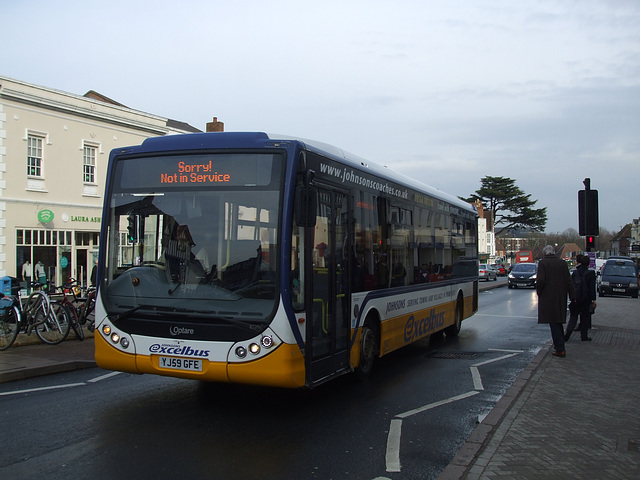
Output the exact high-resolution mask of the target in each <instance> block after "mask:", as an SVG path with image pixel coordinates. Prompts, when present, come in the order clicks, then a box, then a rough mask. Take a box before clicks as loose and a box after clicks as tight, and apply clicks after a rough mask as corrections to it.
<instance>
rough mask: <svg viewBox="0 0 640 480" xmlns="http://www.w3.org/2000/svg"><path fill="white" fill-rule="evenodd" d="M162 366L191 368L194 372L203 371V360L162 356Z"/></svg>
mask: <svg viewBox="0 0 640 480" xmlns="http://www.w3.org/2000/svg"><path fill="white" fill-rule="evenodd" d="M159 360H160V362H159V364H160V368H171V369H173V370H191V371H193V372H201V371H202V360H196V359H194V358H176V357H160V359H159Z"/></svg>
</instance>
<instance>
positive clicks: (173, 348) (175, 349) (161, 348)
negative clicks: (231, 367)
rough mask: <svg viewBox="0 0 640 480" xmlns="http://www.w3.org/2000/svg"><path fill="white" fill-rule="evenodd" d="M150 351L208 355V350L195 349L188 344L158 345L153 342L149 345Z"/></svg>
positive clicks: (170, 353) (183, 355)
mask: <svg viewBox="0 0 640 480" xmlns="http://www.w3.org/2000/svg"><path fill="white" fill-rule="evenodd" d="M149 352H151V353H164V354H167V355H180V356H181V357H208V356H209V350H197V349H195V348H191V347H190V346H189V345H182V346H180V345H160V344H159V343H154V344H153V345H151V346H150V347H149Z"/></svg>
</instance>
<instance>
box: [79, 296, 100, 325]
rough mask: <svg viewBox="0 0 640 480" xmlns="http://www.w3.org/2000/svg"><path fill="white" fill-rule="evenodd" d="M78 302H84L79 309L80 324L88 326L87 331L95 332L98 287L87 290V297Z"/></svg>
mask: <svg viewBox="0 0 640 480" xmlns="http://www.w3.org/2000/svg"><path fill="white" fill-rule="evenodd" d="M78 300H79V301H81V302H82V303H81V304H80V307H79V308H78V312H79V314H80V324H81V325H86V326H87V329H88V330H89V331H90V332H93V331H94V330H95V328H96V322H95V321H96V315H95V312H94V309H95V307H96V287H89V288H88V289H87V296H86V297H85V298H83V299H78Z"/></svg>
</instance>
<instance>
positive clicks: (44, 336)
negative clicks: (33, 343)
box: [36, 302, 71, 345]
mask: <svg viewBox="0 0 640 480" xmlns="http://www.w3.org/2000/svg"><path fill="white" fill-rule="evenodd" d="M36 323H37V325H36V333H37V334H38V337H39V338H40V340H42V341H43V342H44V343H48V344H49V345H57V344H59V343H62V342H63V341H64V340H65V338H67V335H69V329H70V328H71V322H70V321H69V315H68V314H67V310H66V309H65V308H64V306H63V305H61V304H59V303H58V302H51V308H50V309H49V312H48V315H46V316H44V318H43V312H42V311H40V312H38V314H37V316H36Z"/></svg>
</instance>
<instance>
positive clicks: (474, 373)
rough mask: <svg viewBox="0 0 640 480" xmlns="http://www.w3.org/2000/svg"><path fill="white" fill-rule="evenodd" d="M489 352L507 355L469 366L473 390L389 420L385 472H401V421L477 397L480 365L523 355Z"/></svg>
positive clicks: (479, 387)
mask: <svg viewBox="0 0 640 480" xmlns="http://www.w3.org/2000/svg"><path fill="white" fill-rule="evenodd" d="M476 315H477V314H476ZM489 350H491V351H496V352H507V353H508V355H503V356H501V357H498V358H493V359H491V360H487V361H485V362H480V363H476V364H474V365H471V367H469V368H470V370H471V377H472V378H473V388H474V390H472V391H469V392H467V393H463V394H461V395H456V396H455V397H450V398H446V399H444V400H440V401H438V402H434V403H430V404H429V405H424V406H422V407H419V408H415V409H413V410H409V411H408V412H404V413H400V414H398V415H396V416H395V418H394V419H393V420H391V425H390V426H389V435H388V436H387V454H386V465H387V472H400V471H401V465H400V439H401V437H402V434H401V433H402V419H404V418H407V417H410V416H412V415H416V414H418V413H422V412H426V411H427V410H431V409H433V408H436V407H440V406H442V405H446V404H448V403H453V402H457V401H458V400H464V399H465V398H469V397H473V396H474V395H477V394H478V393H480V391H482V390H484V386H483V385H482V377H481V376H480V371H479V370H478V367H481V366H482V365H487V364H489V363H493V362H497V361H499V360H505V359H507V358H511V357H514V356H516V355H518V354H520V353H523V351H522V350H501V349H489ZM485 416H486V415H485ZM379 478H384V477H379Z"/></svg>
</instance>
